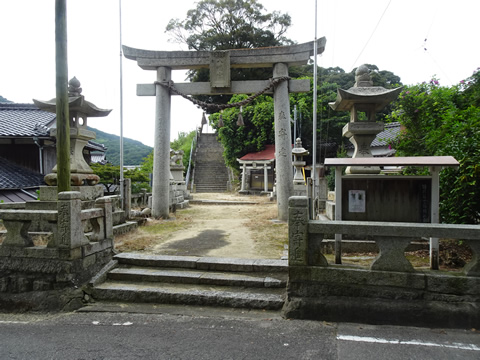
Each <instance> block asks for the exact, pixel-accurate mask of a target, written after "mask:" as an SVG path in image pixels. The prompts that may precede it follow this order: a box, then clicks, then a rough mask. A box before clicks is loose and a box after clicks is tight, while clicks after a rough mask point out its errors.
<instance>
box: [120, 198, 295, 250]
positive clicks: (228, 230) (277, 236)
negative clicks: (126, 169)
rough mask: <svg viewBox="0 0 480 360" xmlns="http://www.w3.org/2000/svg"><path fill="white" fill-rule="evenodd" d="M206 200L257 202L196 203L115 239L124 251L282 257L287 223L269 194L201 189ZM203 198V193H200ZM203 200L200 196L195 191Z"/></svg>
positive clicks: (150, 221) (285, 242)
mask: <svg viewBox="0 0 480 360" xmlns="http://www.w3.org/2000/svg"><path fill="white" fill-rule="evenodd" d="M200 195H202V200H203V199H205V200H225V201H239V200H243V201H248V202H255V203H256V204H253V205H252V204H241V205H231V204H215V205H213V204H208V205H205V204H192V205H191V206H190V207H189V208H187V209H184V210H178V211H177V213H176V216H175V219H169V220H149V221H148V222H147V225H146V226H142V227H140V228H139V229H138V230H137V231H135V232H134V233H129V234H126V235H123V236H120V237H117V238H116V240H115V243H116V248H117V250H119V251H141V252H143V253H149V254H161V255H183V256H186V255H190V256H214V257H234V258H249V259H257V258H263V259H280V258H281V256H282V255H283V251H284V247H285V245H286V244H287V224H286V223H278V222H275V221H272V220H274V219H276V217H277V205H276V203H274V202H269V201H268V199H266V198H265V197H244V196H241V197H239V196H235V195H230V194H200ZM198 198H200V196H199V197H198ZM194 199H195V200H197V196H195V195H194Z"/></svg>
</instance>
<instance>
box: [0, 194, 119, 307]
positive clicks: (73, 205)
mask: <svg viewBox="0 0 480 360" xmlns="http://www.w3.org/2000/svg"><path fill="white" fill-rule="evenodd" d="M55 203H56V209H51V210H26V209H2V210H0V219H2V221H3V224H4V226H5V228H6V233H5V234H4V236H3V237H4V238H3V242H2V243H1V245H0V261H1V264H0V305H4V307H5V306H6V307H7V308H8V302H9V301H10V302H11V303H12V304H13V303H16V304H18V303H19V302H18V299H17V300H15V301H14V300H12V299H10V300H8V296H6V295H5V294H19V293H28V292H31V291H50V290H59V289H64V288H75V287H78V286H80V285H81V284H83V283H84V282H86V281H87V280H89V279H90V278H91V277H92V276H93V275H94V274H95V273H96V272H98V271H99V270H100V269H101V268H102V267H103V266H104V265H105V264H106V263H107V262H108V261H110V260H111V256H112V249H113V229H112V199H111V198H108V197H102V198H98V199H97V200H95V202H94V204H93V206H92V207H91V208H89V209H82V201H81V194H80V192H75V191H71V192H62V193H59V194H58V202H55ZM39 234H41V235H42V237H43V238H44V241H43V245H35V244H34V241H33V240H32V237H34V236H36V235H39ZM2 294H3V295H2ZM23 304H24V305H25V308H26V309H38V308H42V306H37V305H38V304H37V305H36V304H29V300H28V297H25V299H24V303H23ZM48 306H49V307H51V306H52V305H51V302H50V305H48ZM60 306H61V305H60ZM0 307H2V306H0Z"/></svg>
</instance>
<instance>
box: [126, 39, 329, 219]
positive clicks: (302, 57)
mask: <svg viewBox="0 0 480 360" xmlns="http://www.w3.org/2000/svg"><path fill="white" fill-rule="evenodd" d="M325 43H326V39H325V38H324V37H323V38H320V39H318V40H317V49H318V52H317V53H318V54H321V53H323V51H324V49H325ZM123 53H124V55H125V57H126V58H127V59H131V60H136V61H137V64H138V66H140V67H141V68H142V69H144V70H154V71H156V72H157V80H156V81H155V82H154V83H153V84H138V85H137V95H138V96H155V97H156V113H155V142H154V156H153V159H154V161H153V187H152V192H153V199H152V216H154V217H164V218H167V217H168V216H169V211H168V210H169V209H168V204H169V199H168V196H169V176H170V169H169V166H170V157H169V154H170V107H171V95H172V93H174V94H175V93H176V94H183V95H219V94H229V95H231V94H255V93H259V92H261V91H264V90H265V89H267V88H269V87H271V85H272V83H271V81H270V80H256V81H231V80H230V69H231V68H261V67H264V68H265V67H273V81H275V79H281V78H283V79H285V78H287V77H288V67H289V66H295V65H304V64H307V63H308V60H309V59H310V57H311V56H312V55H313V53H314V42H313V41H312V42H308V43H304V44H298V45H292V46H278V47H269V48H258V49H240V50H225V51H150V50H141V49H135V48H131V47H128V46H123ZM200 68H209V69H210V82H196V83H178V84H174V85H173V83H172V81H171V72H172V70H191V69H200ZM309 90H310V80H308V79H304V80H288V81H279V82H278V83H275V86H274V90H273V98H274V113H275V145H276V150H275V157H276V169H277V206H278V218H279V219H280V220H287V217H288V198H289V197H290V196H291V195H292V191H293V182H292V180H293V171H292V140H291V134H290V103H289V92H307V91H309ZM268 92H270V93H271V90H269V91H265V93H268Z"/></svg>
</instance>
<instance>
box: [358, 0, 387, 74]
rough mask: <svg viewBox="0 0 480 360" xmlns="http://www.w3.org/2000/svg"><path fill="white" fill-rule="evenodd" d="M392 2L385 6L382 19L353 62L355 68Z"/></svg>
mask: <svg viewBox="0 0 480 360" xmlns="http://www.w3.org/2000/svg"><path fill="white" fill-rule="evenodd" d="M391 3H392V0H390V1H389V2H388V4H387V6H386V7H385V10H383V13H382V16H380V19H378V22H377V25H375V28H374V29H373V31H372V34H371V35H370V37H369V38H368V40H367V42H366V43H365V45H364V46H363V48H362V51H360V54H358V56H357V58H356V59H355V61H354V62H353V64H352V66H351V68H352V69H353V67H354V66H355V64H356V63H357V61H358V59H359V58H360V56H362V54H363V51H364V50H365V49H366V47H367V45H368V43H369V42H370V40H371V39H372V37H373V35H374V34H375V32H376V31H377V28H378V25H380V22H381V21H382V19H383V16H384V15H385V13H386V12H387V10H388V8H389V6H390V4H391Z"/></svg>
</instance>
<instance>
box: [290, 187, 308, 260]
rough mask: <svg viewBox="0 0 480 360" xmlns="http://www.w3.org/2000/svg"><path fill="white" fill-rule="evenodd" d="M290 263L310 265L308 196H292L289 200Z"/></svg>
mask: <svg viewBox="0 0 480 360" xmlns="http://www.w3.org/2000/svg"><path fill="white" fill-rule="evenodd" d="M288 265H289V266H307V265H308V198H307V197H306V196H292V197H291V198H290V199H289V201H288Z"/></svg>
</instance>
